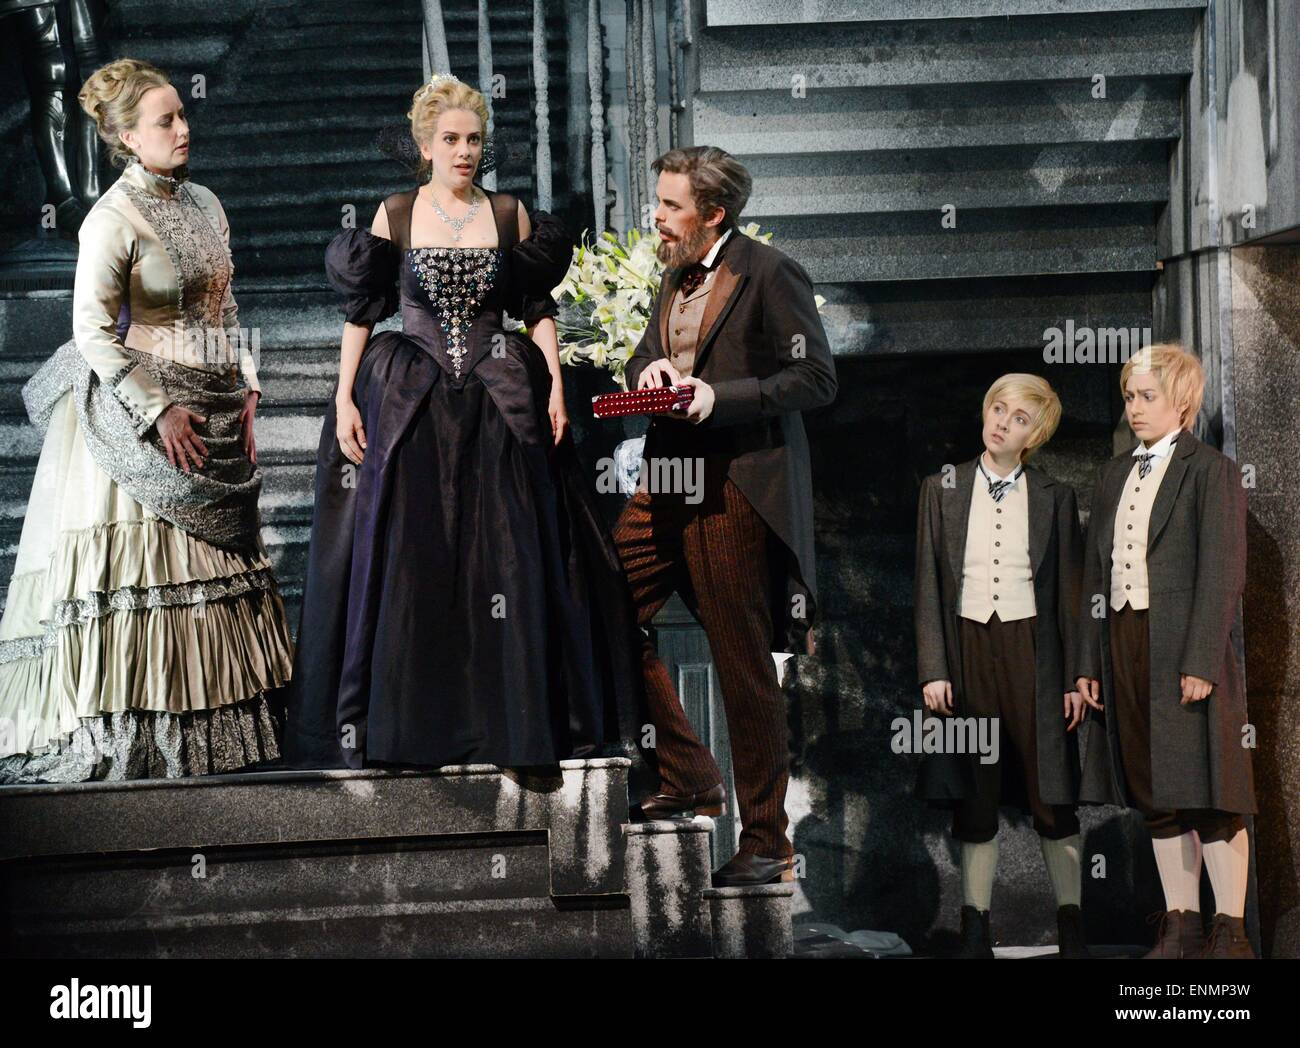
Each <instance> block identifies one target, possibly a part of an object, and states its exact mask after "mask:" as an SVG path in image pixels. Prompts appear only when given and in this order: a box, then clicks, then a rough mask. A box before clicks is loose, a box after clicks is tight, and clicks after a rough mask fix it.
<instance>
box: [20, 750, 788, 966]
mask: <svg viewBox="0 0 1300 1048" xmlns="http://www.w3.org/2000/svg"><path fill="white" fill-rule="evenodd" d="M628 768H629V764H628V761H626V760H624V759H621V758H611V759H604V760H590V761H565V762H563V763H562V764H561V765H560V767H559V768H558V769H556V770H555V771H554V772H553V773H551V774H540V775H523V774H517V773H514V772H510V771H501V770H499V769H497V768H495V767H493V766H491V765H465V766H459V767H453V768H443V769H440V770H438V771H430V772H415V771H371V770H368V771H315V772H299V771H295V772H265V773H258V774H238V775H224V776H208V777H202V778H195V779H181V780H146V781H134V782H120V783H86V784H80V785H71V786H66V785H65V786H10V787H4V788H0V906H2V911H0V921H2V922H3V924H2V926H0V948H2V949H3V952H4V953H5V954H6V955H8V956H18V957H64V958H70V957H78V958H80V957H536V958H541V957H634V956H637V957H711V956H724V955H725V956H735V955H736V949H737V948H736V945H735V944H736V942H737V941H745V942H748V943H750V944H751V947H750V948H749V949H750V952H751V953H752V954H753V955H756V956H774V955H775V956H788V955H789V953H790V948H789V943H790V915H789V907H788V898H787V899H783V900H781V901H782V902H785V906H784V908H781V907H779V906H778V907H777V909H776V910H775V911H774V909H773V906H772V902H773V900H772V899H769V898H767V897H766V896H764V895H763V894H762V892H761V891H759V892H758V894H757V895H756V896H755V900H754V907H755V909H754V912H755V915H756V921H757V922H758V923H756V925H755V927H754V928H753V929H751V930H750V932H749V934H748V937H747V938H746V937H745V936H742V937H741V940H737V938H736V932H735V927H734V926H735V921H736V920H739V921H740V922H741V923H742V924H743V922H744V913H745V906H746V903H745V900H744V898H743V895H744V893H742V897H741V898H739V899H738V900H735V901H733V902H732V904H731V906H732V910H733V916H732V917H731V918H729V924H728V929H729V931H728V935H727V942H726V943H725V944H721V943H719V944H718V945H717V946H716V947H715V937H714V927H715V926H716V921H715V919H714V916H713V914H712V912H711V906H712V904H711V902H710V899H709V892H710V890H711V889H710V888H709V843H708V842H709V834H710V833H711V831H712V828H713V827H712V824H711V823H710V822H709V820H696V821H695V822H693V823H658V822H656V823H640V824H633V823H630V821H629V814H628V805H627V775H628ZM756 891H757V890H756ZM769 894H770V893H769ZM759 896H762V897H761V898H760V897H759ZM774 914H775V917H774ZM735 915H738V916H735Z"/></svg>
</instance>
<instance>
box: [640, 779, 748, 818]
mask: <svg viewBox="0 0 1300 1048" xmlns="http://www.w3.org/2000/svg"><path fill="white" fill-rule="evenodd" d="M726 802H727V791H726V790H724V789H723V788H722V783H718V784H717V785H716V786H710V787H709V788H708V789H707V790H702V791H701V792H699V793H692V794H690V795H689V796H687V797H674V796H673V795H672V794H671V793H656V794H655V795H654V796H653V797H647V798H646V799H645V800H643V801H642V802H641V805H640V807H641V814H642V815H644V816H645V817H646V818H647V819H679V818H681V817H683V816H685V815H688V814H690V813H691V812H694V813H695V814H696V815H709V816H718V815H721V814H723V813H724V812H725V811H726V810H727V803H726Z"/></svg>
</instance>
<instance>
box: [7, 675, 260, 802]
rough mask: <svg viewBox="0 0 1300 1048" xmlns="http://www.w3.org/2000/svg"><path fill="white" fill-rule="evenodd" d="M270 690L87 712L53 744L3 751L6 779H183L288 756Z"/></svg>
mask: <svg viewBox="0 0 1300 1048" xmlns="http://www.w3.org/2000/svg"><path fill="white" fill-rule="evenodd" d="M279 734H280V727H279V725H278V724H277V723H276V719H275V717H274V716H273V714H272V712H271V708H270V705H269V703H268V702H267V699H266V696H265V695H259V696H257V697H256V698H253V699H249V700H246V701H243V702H237V703H232V704H230V705H226V706H218V707H216V708H214V709H208V710H196V711H193V712H189V713H183V714H180V713H166V712H156V711H153V710H126V711H124V712H121V713H109V714H105V715H103V716H98V717H86V718H83V719H82V720H81V723H80V724H78V725H77V727H76V728H74V729H73V730H72V731H71V732H70V733H68V735H67V736H65V737H64V738H63V739H61V740H60V741H59V744H58V745H57V746H55V747H53V748H51V749H49V750H48V751H47V752H44V753H37V754H29V753H16V754H13V755H11V756H8V757H4V758H0V785H5V786H11V785H23V784H36V783H71V782H100V781H103V782H117V781H123V780H127V779H175V778H181V777H183V776H189V775H213V774H219V773H222V772H232V771H239V770H240V769H241V768H247V767H249V766H250V765H254V764H258V763H261V762H264V761H271V760H275V759H277V758H278V757H279V756H280V747H279V742H278V741H277V740H278V738H279Z"/></svg>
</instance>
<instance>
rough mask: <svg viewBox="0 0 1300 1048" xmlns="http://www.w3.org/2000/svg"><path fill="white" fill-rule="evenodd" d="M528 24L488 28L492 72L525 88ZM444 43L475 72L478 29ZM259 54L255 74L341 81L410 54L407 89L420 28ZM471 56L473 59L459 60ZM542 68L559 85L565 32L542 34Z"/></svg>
mask: <svg viewBox="0 0 1300 1048" xmlns="http://www.w3.org/2000/svg"><path fill="white" fill-rule="evenodd" d="M532 41H533V29H532V24H531V22H530V23H529V25H528V28H527V29H524V28H513V29H508V30H504V31H498V30H495V29H494V30H493V33H492V71H493V72H494V73H504V74H506V77H507V81H508V83H517V84H518V85H519V86H520V87H521V88H525V89H527V85H528V80H529V78H530V77H531V75H532V69H533V42H532ZM447 46H448V48H449V50H450V52H451V54H453V55H457V56H459V57H460V58H461V59H462V62H460V63H453V71H455V65H456V64H460V65H462V67H468V68H470V69H473V70H474V71H475V72H477V69H478V30H477V28H475V29H473V30H469V29H463V30H459V31H457V32H449V33H448V34H447ZM260 51H261V54H260V56H259V57H258V58H257V60H256V75H257V76H258V78H259V79H260V78H263V77H268V78H272V80H277V79H278V78H280V77H283V76H286V75H294V76H299V77H301V76H304V75H310V76H317V75H319V76H322V77H325V78H330V77H337V78H339V79H341V80H343V81H345V82H347V81H351V80H353V79H355V78H359V77H361V76H366V75H369V73H370V72H371V71H372V70H383V69H398V68H403V67H402V66H401V64H400V62H401V59H402V57H403V55H404V53H405V54H407V55H413V56H414V61H415V63H416V66H415V68H416V70H417V72H416V79H415V81H414V82H413V83H411V84H410V93H414V91H415V89H416V88H417V87H419V86H420V80H419V72H418V70H419V62H420V31H419V27H418V26H414V27H412V31H411V32H409V33H407V34H405V36H404V38H402V39H400V40H397V41H392V40H383V39H377V40H361V41H359V42H354V41H352V40H351V39H350V35H349V40H348V46H347V47H346V48H340V47H339V46H338V40H337V39H334V40H329V39H320V40H316V41H306V40H299V39H294V40H293V41H292V42H291V43H290V44H288V45H287V46H283V47H275V46H274V41H269V42H260ZM466 56H471V57H472V61H470V62H465V61H463V60H464V58H465V57H466ZM546 58H547V68H548V69H549V71H550V75H551V83H552V84H555V83H559V84H560V85H561V86H563V84H564V70H565V64H566V61H567V58H566V53H565V47H564V36H563V32H562V31H551V32H548V33H547V55H546Z"/></svg>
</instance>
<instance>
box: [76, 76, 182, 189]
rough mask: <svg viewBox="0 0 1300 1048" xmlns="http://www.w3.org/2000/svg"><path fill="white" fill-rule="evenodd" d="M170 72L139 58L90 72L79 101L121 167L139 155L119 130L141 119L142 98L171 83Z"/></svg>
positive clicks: (110, 153)
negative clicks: (119, 136) (125, 141)
mask: <svg viewBox="0 0 1300 1048" xmlns="http://www.w3.org/2000/svg"><path fill="white" fill-rule="evenodd" d="M170 85H171V81H170V80H168V79H167V74H166V73H164V72H163V71H162V70H161V69H159V68H157V67H156V66H152V65H150V64H149V63H148V62H142V61H140V60H139V59H138V58H119V59H118V60H117V61H116V62H109V63H108V65H106V66H100V68H98V69H96V70H95V71H94V72H93V73H91V74H90V79H88V80H87V81H86V82H85V84H83V85H82V88H81V90H80V91H79V92H78V93H77V101H78V102H80V103H81V108H82V109H84V110H85V111H86V112H87V113H88V114H89V115H90V116H91V117H92V118H94V121H95V127H96V128H98V130H99V137H100V138H101V139H102V140H103V142H104V144H105V145H106V146H108V155H109V158H110V159H111V160H112V161H113V163H114V164H115V165H116V166H118V167H125V166H126V165H127V163H128V162H129V161H130V160H131V159H132V158H133V157H134V156H135V154H134V153H133V152H131V150H130V149H128V148H127V147H126V143H124V142H123V141H122V140H121V139H120V138H118V134H119V133H120V132H122V131H129V130H130V129H131V128H133V127H135V125H136V124H137V123H138V122H139V120H140V99H141V98H143V97H144V93H145V92H146V91H150V90H152V89H153V88H155V87H169V86H170Z"/></svg>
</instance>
